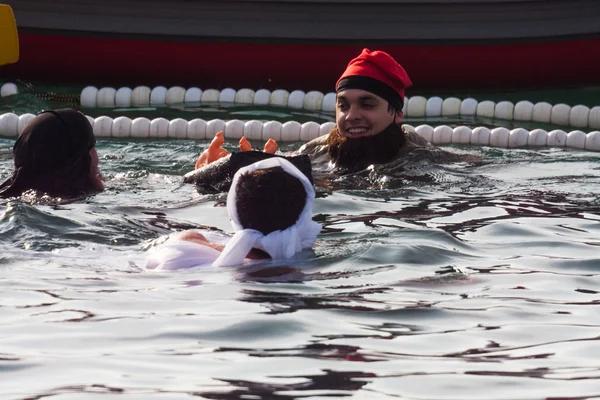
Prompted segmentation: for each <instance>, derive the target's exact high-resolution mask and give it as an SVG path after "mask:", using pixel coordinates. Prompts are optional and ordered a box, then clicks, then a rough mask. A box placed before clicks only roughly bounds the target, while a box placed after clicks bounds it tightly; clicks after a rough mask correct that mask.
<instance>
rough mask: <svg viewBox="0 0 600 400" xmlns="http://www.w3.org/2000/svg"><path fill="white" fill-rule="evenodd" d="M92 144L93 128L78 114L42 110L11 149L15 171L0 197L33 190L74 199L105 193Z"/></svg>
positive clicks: (73, 111)
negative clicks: (95, 193) (100, 192)
mask: <svg viewBox="0 0 600 400" xmlns="http://www.w3.org/2000/svg"><path fill="white" fill-rule="evenodd" d="M95 144H96V138H95V137H94V132H93V129H92V125H91V124H90V122H89V121H88V120H87V118H86V117H85V116H84V115H83V114H82V113H80V112H79V111H76V110H74V109H60V110H48V111H42V112H41V113H40V114H39V115H38V116H36V117H35V118H34V119H33V120H31V121H30V122H29V123H28V124H27V125H26V126H25V127H24V128H23V131H22V132H21V135H20V136H19V138H18V139H17V141H16V142H15V144H14V146H13V156H14V164H15V169H14V171H13V173H12V175H11V176H10V177H9V178H8V179H7V180H6V181H4V182H3V183H2V184H0V197H5V198H6V197H15V196H20V195H21V194H23V193H24V192H26V191H28V190H35V191H38V192H40V193H43V194H47V195H49V196H51V197H63V198H64V197H69V198H73V197H77V196H81V195H86V194H90V193H94V192H99V191H102V190H104V185H103V183H102V177H101V175H100V171H99V169H98V154H97V153H96V148H95Z"/></svg>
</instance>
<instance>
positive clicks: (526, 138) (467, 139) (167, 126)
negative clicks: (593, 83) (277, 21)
mask: <svg viewBox="0 0 600 400" xmlns="http://www.w3.org/2000/svg"><path fill="white" fill-rule="evenodd" d="M34 117H35V115H34V114H23V115H21V116H18V115H16V114H14V113H6V114H2V115H0V136H7V137H14V136H17V135H18V134H20V132H21V131H22V130H23V127H24V126H25V125H26V124H27V123H28V122H29V121H31V120H32V119H33V118H34ZM86 117H87V119H88V120H89V121H90V123H91V124H92V126H93V128H94V135H96V136H97V137H100V138H109V137H112V138H144V139H153V138H156V139H158V138H164V139H192V140H203V139H212V138H213V137H214V136H215V134H216V133H217V132H219V131H223V132H224V134H225V138H226V139H240V138H241V137H242V136H246V138H248V139H250V140H263V141H266V140H268V139H275V140H276V141H279V142H306V141H309V140H312V139H315V138H317V137H319V136H322V135H326V134H328V133H329V132H330V131H331V129H332V128H333V127H334V126H335V124H334V123H333V122H325V123H322V124H318V123H317V122H313V121H310V122H305V123H303V124H301V123H300V122H297V121H288V122H285V123H281V122H279V121H267V122H262V121H258V120H251V121H241V120H229V121H223V120H220V119H213V120H210V121H205V120H202V119H193V120H191V121H187V120H185V119H182V118H175V119H173V120H170V121H169V120H167V119H165V118H162V117H159V118H155V119H152V120H150V119H148V118H145V117H140V118H135V119H133V120H132V119H131V118H129V117H116V118H114V119H113V118H111V117H108V116H100V117H97V118H92V117H90V116H86ZM408 127H410V128H412V129H414V130H415V131H416V132H417V133H418V134H419V135H420V136H422V137H423V138H425V139H427V140H428V141H429V142H431V143H433V144H436V145H445V144H457V145H477V146H491V147H502V148H523V147H563V148H565V147H566V148H573V149H582V150H589V151H600V131H593V132H590V133H585V132H583V131H580V130H574V131H571V132H568V133H567V132H565V131H563V130H560V129H555V130H552V131H550V132H547V131H545V130H543V129H534V130H532V131H528V130H526V129H523V128H516V129H512V130H509V129H507V128H504V127H499V128H494V129H489V128H487V127H483V126H481V127H477V128H474V129H471V128H469V127H467V126H457V127H455V128H451V127H449V126H446V125H440V126H436V127H432V126H430V125H419V126H417V127H412V126H408Z"/></svg>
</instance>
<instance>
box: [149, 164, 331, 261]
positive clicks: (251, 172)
mask: <svg viewBox="0 0 600 400" xmlns="http://www.w3.org/2000/svg"><path fill="white" fill-rule="evenodd" d="M314 201H315V191H314V189H313V187H312V184H311V183H310V181H309V180H308V178H306V176H305V175H304V174H303V173H302V172H300V170H298V169H297V168H296V167H295V166H294V165H293V164H291V163H290V162H289V161H287V160H285V159H283V158H280V157H273V158H269V159H266V160H262V161H259V162H256V163H254V164H251V165H249V166H247V167H244V168H241V169H240V170H239V171H237V172H236V174H235V176H234V177H233V181H232V184H231V189H230V190H229V193H228V195H227V212H228V214H229V217H230V218H231V222H232V225H233V228H234V230H235V234H234V235H233V237H232V238H230V239H229V240H227V242H226V243H225V244H224V245H223V244H219V243H215V242H211V241H209V240H207V239H206V237H205V236H204V235H202V234H200V233H198V232H196V231H185V232H182V233H178V234H175V235H173V236H172V237H170V238H169V239H168V240H167V241H166V242H164V243H163V244H161V245H158V246H157V247H155V248H153V249H151V250H150V252H149V255H148V258H147V260H146V269H150V270H176V269H182V268H192V267H202V266H204V267H207V266H214V267H222V266H235V265H243V264H244V263H245V262H249V261H250V260H256V259H286V258H291V257H292V256H294V254H296V253H298V252H300V251H302V250H303V249H308V248H311V247H312V245H313V244H314V242H315V241H316V239H317V235H318V234H319V232H320V231H321V225H319V224H318V223H316V222H314V221H313V220H312V207H313V203H314Z"/></svg>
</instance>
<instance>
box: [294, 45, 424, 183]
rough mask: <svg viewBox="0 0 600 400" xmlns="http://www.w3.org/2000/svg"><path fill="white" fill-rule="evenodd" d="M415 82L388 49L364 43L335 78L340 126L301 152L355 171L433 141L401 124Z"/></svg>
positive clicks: (316, 159) (305, 146) (392, 158)
mask: <svg viewBox="0 0 600 400" xmlns="http://www.w3.org/2000/svg"><path fill="white" fill-rule="evenodd" d="M411 85H412V82H411V81H410V78H409V77H408V74H407V73H406V71H405V70H404V68H402V66H401V65H400V64H398V63H397V62H396V60H394V59H393V58H392V57H391V56H390V55H389V54H387V53H385V52H383V51H370V50H369V49H364V50H363V51H362V53H361V54H360V55H359V56H358V57H356V58H354V59H353V60H351V61H350V63H349V64H348V66H347V68H346V70H345V71H344V73H343V74H342V76H341V77H340V78H339V79H338V81H337V83H336V94H337V99H336V112H335V114H336V126H335V127H334V128H333V130H332V131H331V132H330V133H329V134H328V135H325V136H321V137H319V138H317V139H314V140H312V141H310V142H308V143H306V144H305V145H304V146H302V148H300V150H299V151H298V152H299V153H300V154H308V155H310V156H311V158H313V160H315V161H316V162H319V161H327V162H329V161H332V162H333V164H334V165H335V166H336V167H338V168H340V169H343V170H345V171H348V172H352V171H358V170H362V169H364V168H366V167H367V166H369V165H371V164H386V163H388V162H391V161H394V160H396V159H398V158H401V157H402V156H404V155H405V154H407V153H408V152H410V151H411V150H413V149H415V148H419V147H429V146H431V144H430V143H429V142H428V141H427V140H425V139H423V138H422V137H421V136H419V135H418V134H417V133H416V132H414V131H412V130H408V129H406V128H405V127H402V121H403V119H404V114H403V113H402V108H403V106H404V90H405V89H406V88H408V87H410V86H411Z"/></svg>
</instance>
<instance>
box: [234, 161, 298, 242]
mask: <svg viewBox="0 0 600 400" xmlns="http://www.w3.org/2000/svg"><path fill="white" fill-rule="evenodd" d="M305 204H306V190H305V189H304V186H303V185H302V182H301V181H300V180H299V179H298V178H296V177H294V176H292V175H290V174H288V173H287V172H286V171H284V170H283V168H281V167H273V168H266V169H260V170H257V171H254V172H248V173H245V174H243V175H241V176H240V177H239V178H238V182H237V186H236V207H237V213H238V219H239V222H240V225H241V226H242V227H243V228H244V229H255V230H257V231H259V232H261V233H262V234H263V235H268V234H269V233H271V232H274V231H278V230H285V229H287V228H289V227H290V226H292V225H294V224H295V223H296V221H297V220H298V218H299V216H300V214H301V213H302V210H303V209H304V206H305Z"/></svg>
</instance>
